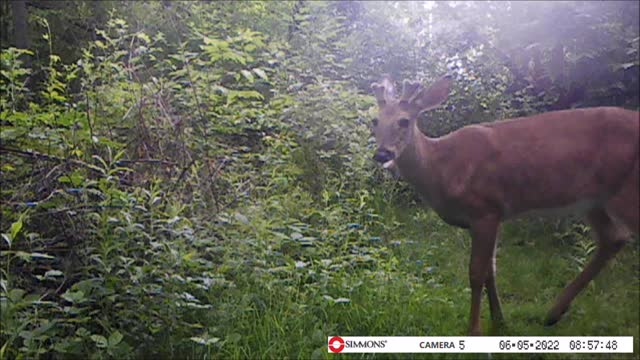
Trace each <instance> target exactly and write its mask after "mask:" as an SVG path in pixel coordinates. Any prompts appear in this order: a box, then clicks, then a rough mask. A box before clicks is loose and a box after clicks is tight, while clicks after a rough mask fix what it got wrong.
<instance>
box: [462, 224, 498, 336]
mask: <svg viewBox="0 0 640 360" xmlns="http://www.w3.org/2000/svg"><path fill="white" fill-rule="evenodd" d="M498 225H499V221H498V218H497V217H492V216H490V217H485V218H484V219H482V220H478V221H475V222H474V223H473V224H471V261H470V262H469V282H470V285H471V317H470V319H469V335H481V334H482V330H481V328H480V302H481V299H482V287H483V286H484V284H485V281H486V280H487V276H488V272H489V269H490V268H491V264H492V263H491V261H492V258H493V256H494V251H495V245H496V234H497V232H498ZM496 298H497V292H496Z"/></svg>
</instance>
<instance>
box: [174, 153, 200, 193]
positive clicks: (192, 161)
mask: <svg viewBox="0 0 640 360" xmlns="http://www.w3.org/2000/svg"><path fill="white" fill-rule="evenodd" d="M195 162H196V159H193V160H191V162H189V164H188V165H187V166H185V167H184V168H183V169H182V171H181V172H180V176H178V180H176V181H175V182H174V183H173V186H172V187H171V190H170V191H169V192H173V191H174V190H175V189H176V187H178V184H179V183H180V182H181V181H182V178H183V177H184V175H185V174H186V173H187V170H189V169H190V168H191V166H193V164H194V163H195Z"/></svg>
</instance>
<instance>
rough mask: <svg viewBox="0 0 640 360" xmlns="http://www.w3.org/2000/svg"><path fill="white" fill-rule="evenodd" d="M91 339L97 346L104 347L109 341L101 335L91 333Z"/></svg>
mask: <svg viewBox="0 0 640 360" xmlns="http://www.w3.org/2000/svg"><path fill="white" fill-rule="evenodd" d="M91 340H93V342H95V343H96V346H97V347H99V348H106V347H107V345H108V344H109V342H108V341H107V338H105V337H104V336H102V335H91Z"/></svg>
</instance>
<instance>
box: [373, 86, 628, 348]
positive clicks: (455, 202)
mask: <svg viewBox="0 0 640 360" xmlns="http://www.w3.org/2000/svg"><path fill="white" fill-rule="evenodd" d="M452 84H453V79H452V77H451V76H450V75H445V76H443V77H441V78H439V79H438V80H437V81H435V82H434V83H433V84H432V85H431V86H430V87H424V86H423V85H422V84H421V83H420V82H415V81H407V80H405V81H404V83H403V87H402V93H401V94H400V95H399V96H397V95H396V92H395V87H394V83H393V81H392V79H391V78H390V77H389V76H385V77H383V79H382V81H380V82H377V83H373V84H372V85H371V88H372V90H373V93H374V95H375V98H376V101H377V105H378V116H377V118H374V119H373V120H372V131H373V136H374V137H375V140H376V144H377V149H376V151H375V154H374V155H373V159H374V160H375V161H377V162H378V163H380V164H382V167H383V168H385V169H388V170H390V171H393V172H395V173H396V174H397V175H398V176H399V177H400V178H402V179H403V180H405V181H407V182H408V183H410V184H411V185H412V187H413V188H414V189H415V191H416V192H417V193H418V195H420V197H421V198H422V199H423V201H424V202H426V204H427V205H428V206H429V207H431V208H432V209H433V210H434V211H435V212H436V213H437V214H438V216H439V217H440V218H441V219H442V220H443V221H444V222H445V223H447V224H449V225H452V226H456V227H459V228H463V229H467V230H468V231H469V233H470V235H471V256H470V261H469V284H470V289H471V309H470V318H469V328H468V334H469V335H470V336H474V335H482V330H481V322H480V304H481V295H482V290H483V288H486V293H487V297H488V301H489V310H490V315H491V322H492V325H493V326H492V329H493V330H494V331H496V329H502V328H504V326H505V321H504V316H503V314H502V307H501V304H500V298H499V297H498V290H497V288H496V247H497V235H498V231H499V227H500V224H501V223H502V222H504V221H507V220H510V219H513V218H517V217H521V216H523V215H526V214H532V213H533V214H536V213H537V214H551V215H552V216H559V215H566V214H575V215H579V216H584V217H585V218H586V220H587V222H588V224H590V227H591V229H592V232H593V233H595V239H596V245H597V248H596V251H595V254H594V255H593V257H592V258H591V259H590V261H589V262H588V264H587V265H586V266H585V267H584V268H583V270H582V272H581V273H580V274H579V275H578V276H577V277H576V278H575V279H574V280H573V281H572V282H571V283H569V285H567V286H566V287H565V288H564V290H563V292H562V293H561V294H560V296H559V297H558V298H557V299H556V301H555V303H554V305H553V306H552V307H551V309H550V311H549V312H548V314H547V316H546V319H545V321H544V325H546V326H551V325H553V324H555V323H556V322H558V321H559V320H560V318H561V317H562V315H563V314H564V313H565V312H566V311H567V310H568V308H569V305H570V304H571V301H572V300H573V299H574V298H575V297H576V295H578V293H579V292H580V291H581V290H582V289H584V288H585V286H586V285H587V284H588V283H589V282H590V281H591V280H592V279H593V278H594V277H595V276H596V275H597V274H598V273H599V272H600V271H601V270H602V268H603V267H604V266H605V265H606V264H607V262H608V261H609V260H610V259H612V258H613V257H614V256H615V255H616V253H618V252H619V251H620V250H621V249H622V248H623V246H624V245H625V243H627V242H629V241H630V240H631V238H632V237H633V234H634V233H635V234H638V232H639V230H640V224H639V222H640V220H639V219H640V214H639V212H640V194H639V186H640V174H639V172H640V165H639V159H640V113H639V112H637V111H631V110H626V109H623V108H618V107H593V108H577V109H569V110H558V111H552V112H546V113H541V114H538V115H534V116H527V117H518V118H512V119H506V120H500V121H493V122H486V123H479V124H473V125H468V126H465V127H462V128H460V129H458V130H456V131H453V132H451V133H449V134H447V135H445V136H442V137H438V138H431V137H428V136H427V135H425V134H424V133H422V131H421V130H420V129H419V128H418V117H419V116H420V115H421V114H422V113H424V112H426V111H428V110H431V109H434V108H436V107H438V106H439V105H441V104H442V103H443V102H444V101H445V100H446V99H447V97H448V95H449V93H450V90H451V87H452Z"/></svg>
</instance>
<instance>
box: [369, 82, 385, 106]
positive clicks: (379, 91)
mask: <svg viewBox="0 0 640 360" xmlns="http://www.w3.org/2000/svg"><path fill="white" fill-rule="evenodd" d="M371 90H373V94H374V95H375V96H376V100H377V101H378V105H382V104H384V103H385V102H386V100H385V97H384V85H382V84H379V83H373V84H371Z"/></svg>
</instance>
